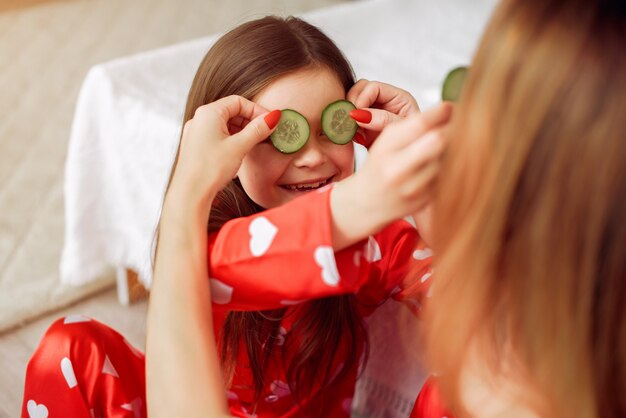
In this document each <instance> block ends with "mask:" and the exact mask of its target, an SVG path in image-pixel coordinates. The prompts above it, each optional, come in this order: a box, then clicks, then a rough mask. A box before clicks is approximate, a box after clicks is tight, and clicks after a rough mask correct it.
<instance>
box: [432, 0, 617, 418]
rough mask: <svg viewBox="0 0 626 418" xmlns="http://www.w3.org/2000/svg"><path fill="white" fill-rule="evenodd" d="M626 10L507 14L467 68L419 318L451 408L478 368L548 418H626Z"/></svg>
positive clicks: (587, 4)
mask: <svg viewBox="0 0 626 418" xmlns="http://www.w3.org/2000/svg"><path fill="white" fill-rule="evenodd" d="M625 9H626V6H625V5H624V2H623V1H617V0H560V1H553V0H545V1H535V0H505V1H504V2H503V3H502V4H501V5H500V7H499V8H498V9H497V11H496V13H495V15H494V16H493V18H492V20H491V22H490V24H489V26H488V28H487V30H486V33H485V34H484V37H483V40H482V43H481V45H480V47H479V50H478V52H477V54H476V56H475V58H474V60H473V62H472V64H471V70H470V71H471V73H470V76H469V79H468V81H467V85H466V87H465V89H464V91H463V93H462V97H461V101H460V103H459V105H458V107H457V109H455V115H454V117H453V120H452V126H451V128H450V131H449V134H450V146H449V149H448V151H447V153H446V155H445V157H444V161H443V165H442V168H441V177H440V181H439V185H438V194H437V198H436V204H435V211H434V212H435V225H434V233H435V247H436V253H437V254H438V259H437V262H436V267H435V268H436V271H437V274H438V277H437V281H436V282H435V286H434V292H433V293H434V294H433V298H432V300H431V301H430V303H428V305H427V308H426V312H425V315H426V322H427V324H428V329H427V340H428V344H429V358H430V360H431V364H432V365H433V366H434V367H435V368H437V369H438V371H440V372H441V382H442V385H443V389H444V392H445V393H446V394H447V395H448V400H449V401H450V402H451V403H452V404H453V405H456V406H457V407H459V406H462V402H460V401H459V399H460V398H459V396H460V392H461V386H463V384H464V383H463V382H464V380H463V378H464V375H463V373H464V371H467V370H468V369H471V368H472V366H471V362H472V361H474V360H479V363H480V364H481V365H484V366H486V367H485V368H486V369H487V370H488V372H489V373H488V375H490V376H492V377H494V376H496V377H499V379H497V380H496V384H501V383H503V382H512V383H511V386H510V387H509V388H508V389H511V390H512V392H510V394H511V395H513V396H514V397H518V398H517V400H518V401H520V402H521V403H526V405H529V406H530V409H531V410H533V411H534V412H536V413H538V414H539V415H540V416H542V417H568V416H569V417H574V416H576V417H585V418H586V417H602V418H612V417H614V418H617V417H625V416H626V300H625V297H626V11H625ZM468 347H472V350H468ZM465 389H466V388H463V390H465ZM459 411H461V412H460V414H459V416H462V415H463V412H462V408H461V409H459ZM504 416H506V415H504Z"/></svg>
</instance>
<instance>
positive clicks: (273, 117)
mask: <svg viewBox="0 0 626 418" xmlns="http://www.w3.org/2000/svg"><path fill="white" fill-rule="evenodd" d="M281 114H282V113H281V111H280V110H272V111H271V112H270V113H268V114H267V115H265V118H263V119H264V120H265V123H266V124H267V127H268V128H270V129H274V127H275V126H276V125H277V124H278V121H279V120H280V115H281Z"/></svg>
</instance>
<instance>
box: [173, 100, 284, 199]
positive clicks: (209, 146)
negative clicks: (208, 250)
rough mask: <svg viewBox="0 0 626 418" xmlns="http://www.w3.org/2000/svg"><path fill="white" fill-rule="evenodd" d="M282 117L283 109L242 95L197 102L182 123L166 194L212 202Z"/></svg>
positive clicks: (178, 197)
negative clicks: (270, 107)
mask: <svg viewBox="0 0 626 418" xmlns="http://www.w3.org/2000/svg"><path fill="white" fill-rule="evenodd" d="M279 119H280V110H274V111H272V112H269V113H268V112H267V110H266V109H264V108H262V107H260V106H259V105H257V104H255V103H253V102H251V101H250V100H247V99H245V98H243V97H241V96H228V97H224V98H222V99H219V100H217V101H215V102H213V103H209V104H207V105H204V106H201V107H199V108H198V109H197V110H196V112H195V114H194V116H193V118H192V119H190V120H189V121H187V123H185V126H184V128H183V134H182V138H181V142H180V146H179V151H178V156H177V159H176V163H175V166H174V172H173V176H172V180H171V183H170V187H169V189H168V192H167V194H168V195H175V196H176V199H179V200H180V199H183V200H185V201H189V202H191V203H192V204H193V202H207V203H208V202H209V201H210V200H212V197H213V196H214V195H215V194H216V193H217V192H218V191H219V190H221V189H222V188H223V187H224V186H225V185H226V184H227V183H228V182H229V181H230V180H231V179H232V178H233V177H234V176H235V175H236V173H237V171H238V170H239V166H240V165H241V162H242V160H243V158H244V156H245V155H246V154H247V153H248V152H249V151H250V150H251V149H252V147H254V146H255V145H256V144H258V143H259V142H261V141H263V140H264V139H266V138H267V137H268V136H269V135H270V134H271V132H272V131H273V129H274V128H275V126H276V124H277V123H278V120H279ZM166 200H167V198H166Z"/></svg>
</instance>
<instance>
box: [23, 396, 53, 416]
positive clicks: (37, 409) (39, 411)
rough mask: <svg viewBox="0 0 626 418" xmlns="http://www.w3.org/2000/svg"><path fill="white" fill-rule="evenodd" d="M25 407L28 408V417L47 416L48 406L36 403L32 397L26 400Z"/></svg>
mask: <svg viewBox="0 0 626 418" xmlns="http://www.w3.org/2000/svg"><path fill="white" fill-rule="evenodd" d="M26 409H27V410H28V416H29V417H30V418H47V417H48V408H46V406H45V405H44V404H41V403H40V404H39V405H37V402H35V401H33V400H32V399H31V400H30V401H28V403H27V404H26Z"/></svg>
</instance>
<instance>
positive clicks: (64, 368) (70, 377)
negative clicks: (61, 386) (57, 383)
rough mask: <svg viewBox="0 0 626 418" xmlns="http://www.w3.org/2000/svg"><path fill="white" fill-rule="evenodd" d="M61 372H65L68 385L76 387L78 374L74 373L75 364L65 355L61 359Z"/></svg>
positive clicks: (64, 375)
mask: <svg viewBox="0 0 626 418" xmlns="http://www.w3.org/2000/svg"><path fill="white" fill-rule="evenodd" d="M61 373H63V377H64V378H65V381H66V382H67V386H69V388H70V389H72V388H74V387H76V385H77V384H78V382H77V381H76V375H75V374H74V366H73V365H72V360H70V359H69V358H67V357H63V358H62V359H61Z"/></svg>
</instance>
